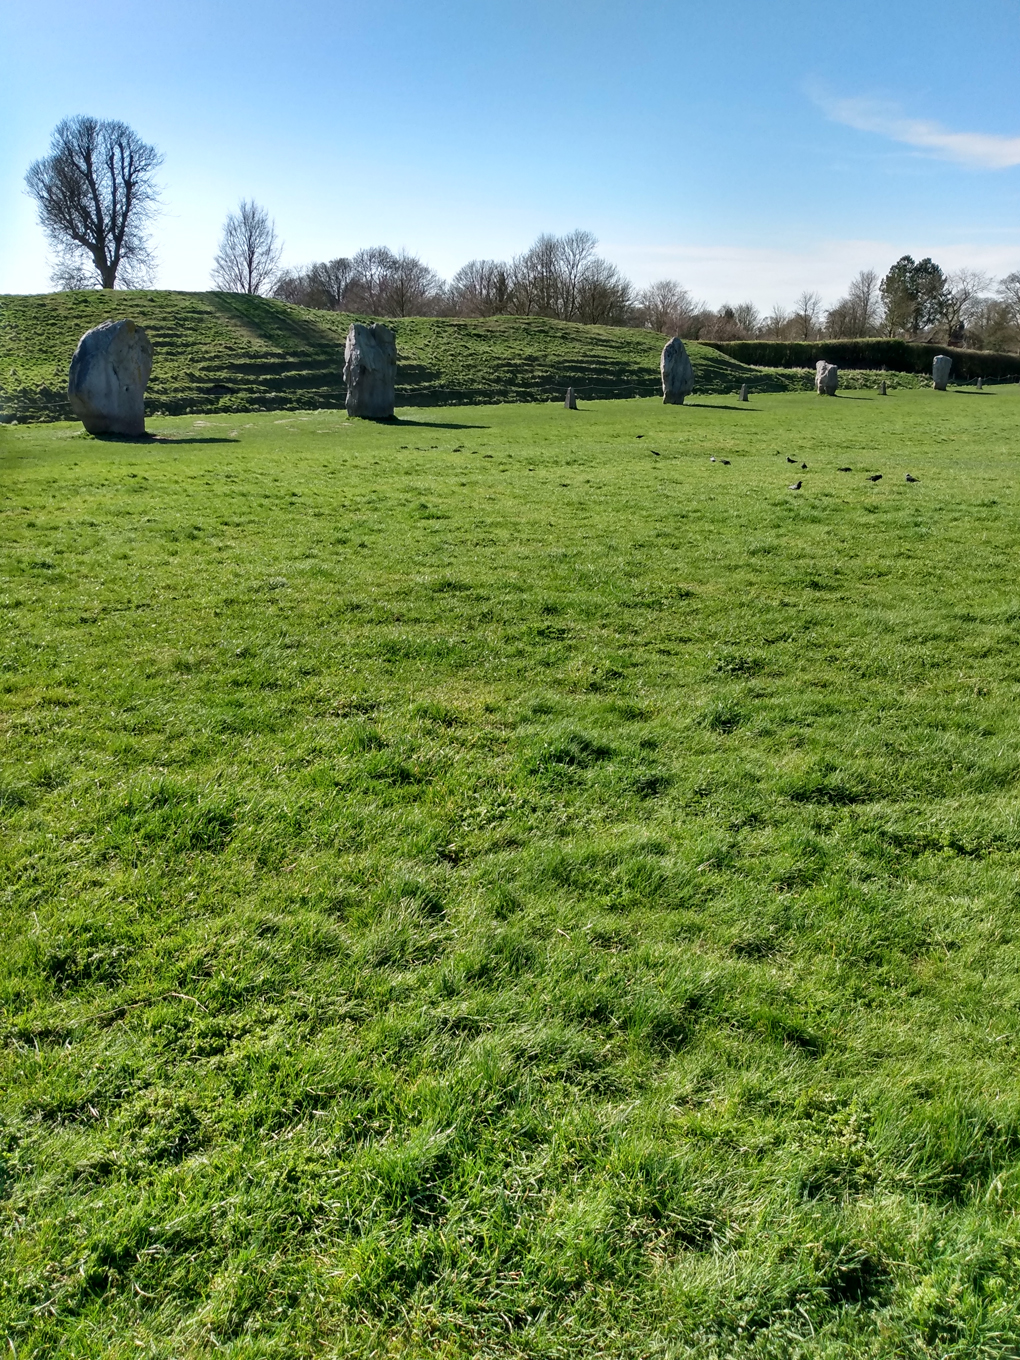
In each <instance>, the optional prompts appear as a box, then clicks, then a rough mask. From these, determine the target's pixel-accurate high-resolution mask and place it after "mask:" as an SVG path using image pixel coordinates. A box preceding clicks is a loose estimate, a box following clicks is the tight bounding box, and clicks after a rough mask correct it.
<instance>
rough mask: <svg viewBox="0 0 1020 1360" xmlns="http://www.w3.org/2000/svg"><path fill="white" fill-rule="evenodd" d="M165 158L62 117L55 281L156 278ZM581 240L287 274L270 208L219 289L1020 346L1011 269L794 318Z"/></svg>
mask: <svg viewBox="0 0 1020 1360" xmlns="http://www.w3.org/2000/svg"><path fill="white" fill-rule="evenodd" d="M161 164H162V156H161V155H160V153H159V152H158V151H157V150H156V148H155V147H152V146H149V145H148V144H146V143H145V142H144V141H142V139H141V138H140V137H139V136H138V134H137V133H135V132H134V131H133V130H132V129H131V128H129V127H128V126H127V124H125V123H122V122H118V121H113V120H102V119H96V118H89V117H77V118H67V119H64V120H63V121H62V122H61V123H60V124H58V126H57V128H56V129H55V130H54V133H53V136H52V139H51V145H50V153H49V155H48V156H45V157H43V158H42V159H40V160H38V161H36V162H35V163H34V164H33V165H31V166H30V167H29V170H28V173H27V175H26V177H25V178H26V184H27V188H28V192H29V194H30V195H31V196H32V197H33V198H34V199H35V202H36V205H37V209H38V213H39V220H40V223H41V225H42V227H43V230H44V231H45V233H46V235H47V237H48V239H49V242H50V245H51V247H52V250H53V256H54V268H53V275H52V277H53V282H54V283H55V284H56V286H57V287H59V288H87V287H96V286H99V287H101V288H113V287H116V286H118V285H119V286H120V287H138V286H144V285H145V284H147V283H148V282H149V281H150V279H151V277H152V272H153V255H152V250H151V247H150V243H149V237H148V230H149V226H150V223H151V220H152V216H153V214H154V212H155V211H156V210H157V208H158V205H159V196H158V189H157V185H156V179H155V177H156V173H157V171H158V169H159V167H160V165H161ZM597 246H598V241H597V239H596V238H595V236H594V235H593V234H592V233H591V232H590V231H585V230H581V229H578V230H576V231H572V232H568V233H566V234H565V235H563V236H555V235H551V234H548V233H546V234H543V235H541V236H539V237H538V239H537V240H536V241H535V242H534V244H533V245H531V246H530V247H529V248H528V249H527V250H525V251H523V252H521V254H519V255H516V256H514V257H513V259H511V260H470V261H468V263H467V264H465V265H463V266H462V267H461V268H460V269H458V270H457V272H456V273H455V274H454V276H453V277H452V278H451V279H449V280H444V279H442V278H441V277H440V276H439V275H438V274H437V273H436V271H435V270H434V269H432V268H431V267H430V266H429V265H428V264H427V263H425V262H424V261H423V260H421V259H420V258H419V257H418V256H416V255H412V254H410V253H409V252H407V251H405V250H401V251H399V252H395V251H393V250H390V249H389V248H388V247H386V246H370V247H367V248H365V249H363V250H359V251H357V252H356V253H355V254H353V255H351V256H349V257H348V256H337V257H335V258H334V259H332V260H323V261H319V262H317V263H313V264H309V265H305V266H303V267H300V268H293V267H292V268H281V267H280V261H281V258H282V243H281V242H280V240H279V238H278V236H277V233H276V228H275V224H274V223H273V221H272V219H271V218H270V216H269V213H268V212H267V211H266V209H265V208H263V207H261V206H260V205H259V204H257V203H255V202H253V201H249V200H244V201H242V203H241V204H240V205H239V208H238V210H237V212H233V213H230V214H228V216H227V219H226V221H225V223H224V227H223V234H222V239H221V241H220V246H219V249H218V251H217V252H216V256H215V259H214V262H213V269H212V275H211V277H212V281H213V282H214V283H215V284H216V286H217V287H218V288H221V289H223V290H224V291H227V292H237V293H248V294H253V295H270V296H273V297H276V298H279V299H281V300H283V301H285V302H291V303H296V304H298V305H300V306H303V307H311V308H317V309H322V310H328V311H340V312H355V313H361V314H365V315H369V316H380V317H401V316H463V317H486V316H500V315H517V316H544V317H550V318H554V319H557V320H560V321H576V322H581V323H583V324H588V325H606V326H645V327H649V328H651V329H652V330H655V331H659V332H662V333H664V334H667V335H679V336H681V337H683V338H684V339H689V340H705V341H709V342H710V341H712V340H751V339H769V340H820V339H844V338H846V339H850V338H859V337H864V336H902V337H906V338H909V339H912V340H929V341H935V342H937V343H941V344H947V345H955V346H970V347H973V348H976V349H993V350H1020V271H1015V272H1013V273H1011V274H1008V275H1007V276H1006V277H1005V278H1003V279H1000V280H998V281H995V280H993V279H992V278H991V277H989V276H988V275H987V274H983V273H981V272H979V271H976V270H970V269H961V270H957V271H956V272H955V273H946V272H945V271H944V270H942V269H941V268H940V267H939V265H937V264H936V263H935V262H934V261H933V260H931V259H929V258H925V259H922V260H914V259H913V257H912V256H910V255H904V256H902V257H901V258H900V259H899V260H897V261H896V262H895V264H893V265H892V267H891V268H890V269H889V271H888V272H887V273H886V274H885V275H884V276H880V275H879V274H878V273H877V272H876V271H874V270H862V271H861V272H860V273H859V274H858V275H857V276H856V278H854V280H853V281H852V283H851V284H850V286H849V288H848V289H847V291H846V294H845V296H843V297H842V298H840V299H839V300H838V301H837V302H836V303H835V305H834V306H832V307H829V308H827V309H826V308H823V306H822V300H821V297H820V296H819V294H818V293H816V292H813V291H810V290H806V291H804V292H803V293H802V294H801V295H800V297H799V298H798V299H797V301H796V302H795V303H794V305H793V308H792V309H789V310H788V309H786V308H784V307H773V309H772V310H771V311H770V312H769V313H767V314H764V313H762V312H760V311H759V309H758V308H757V307H756V306H755V304H754V303H752V302H741V303H737V304H732V305H731V304H729V303H725V304H724V305H723V306H722V307H720V308H718V309H715V310H713V309H712V308H710V307H708V306H706V305H705V304H704V303H703V302H700V301H698V300H696V299H695V298H694V297H693V296H692V294H691V293H690V291H689V290H688V289H687V288H685V287H684V286H683V285H682V283H680V282H679V281H678V280H676V279H659V280H658V281H657V282H655V283H652V284H649V285H648V286H647V287H645V288H641V289H636V288H634V286H633V285H632V283H631V281H630V280H629V279H628V278H626V277H625V276H624V274H622V273H621V271H620V270H619V269H618V268H617V266H616V265H614V264H613V263H612V262H611V261H609V260H606V259H604V258H603V257H602V256H601V255H599V254H598V252H597Z"/></svg>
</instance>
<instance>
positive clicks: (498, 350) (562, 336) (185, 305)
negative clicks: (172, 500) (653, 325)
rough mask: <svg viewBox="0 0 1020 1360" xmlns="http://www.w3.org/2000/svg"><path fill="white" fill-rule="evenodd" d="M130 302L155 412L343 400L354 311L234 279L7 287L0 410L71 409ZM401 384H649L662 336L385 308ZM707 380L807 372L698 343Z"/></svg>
mask: <svg viewBox="0 0 1020 1360" xmlns="http://www.w3.org/2000/svg"><path fill="white" fill-rule="evenodd" d="M123 316H131V317H133V318H134V319H135V320H136V321H138V322H140V323H141V324H142V325H143V326H144V327H145V328H146V330H147V331H148V334H149V336H150V338H151V340H152V342H153V349H154V358H153V369H152V377H151V380H150V382H149V389H148V394H147V410H148V411H149V413H150V414H163V415H165V414H168V413H169V414H173V415H179V414H184V413H187V412H190V413H210V412H217V411H229V412H242V411H278V410H296V409H297V410H310V409H315V408H317V407H333V408H335V407H340V406H343V404H344V385H343V364H344V341H345V339H346V336H347V330H348V328H349V326H350V323H351V321H352V320H354V319H355V318H353V317H351V316H347V315H341V314H339V313H335V312H317V311H308V310H306V309H304V308H301V307H292V306H289V305H288V304H286V303H283V302H273V301H270V300H269V299H267V298H250V297H245V296H243V295H241V294H236V293H169V292H136V293H131V292H118V293H115V294H114V295H113V296H112V297H111V296H110V294H108V293H107V294H104V293H102V292H97V291H92V292H82V293H51V294H44V295H40V296H34V297H27V296H7V297H0V411H4V412H7V413H8V414H13V415H15V416H17V417H18V418H19V419H20V420H63V419H68V418H69V417H70V415H71V412H70V408H69V407H68V405H67V369H68V365H69V364H70V361H71V355H72V354H73V353H74V348H75V346H76V345H77V343H78V340H79V337H80V336H81V335H83V334H84V332H85V331H86V330H88V329H90V328H91V327H92V326H96V325H98V324H99V323H100V322H102V321H108V320H111V319H114V318H119V317H123ZM387 324H388V325H392V326H393V328H394V329H395V331H396V333H397V350H398V357H399V366H398V371H397V382H398V396H399V400H400V401H401V403H402V404H407V405H414V406H435V405H448V404H455V405H463V404H465V403H472V402H493V401H528V402H533V401H536V400H540V399H545V398H556V397H558V398H560V399H561V400H562V398H563V395H564V393H565V392H566V389H567V388H568V387H574V388H575V389H576V390H577V392H578V395H579V396H581V397H582V398H596V397H599V398H609V397H633V396H652V395H654V394H656V393H660V394H661V391H662V387H661V384H660V378H659V356H660V354H661V351H662V346H663V344H664V343H665V337H664V336H661V335H656V334H654V333H653V332H651V331H642V330H634V329H628V328H612V327H607V326H578V325H572V324H568V323H565V322H560V321H547V320H544V319H542V318H540V317H491V318H489V319H488V320H472V321H461V320H454V319H450V318H445V317H444V318H427V317H425V318H423V317H409V318H405V319H401V320H396V321H387ZM690 352H691V359H692V362H693V364H694V368H695V372H696V375H697V379H698V388H699V390H700V391H702V392H715V393H719V392H734V391H737V390H738V389H739V387H740V385H741V383H743V382H748V383H749V384H750V386H751V387H752V388H753V389H754V390H756V391H786V390H790V389H794V388H800V387H803V386H804V383H805V377H804V375H803V374H800V373H798V374H778V373H767V372H764V371H762V370H759V369H752V368H748V367H747V366H746V365H744V364H741V363H738V362H737V361H736V360H734V359H730V358H728V357H727V356H725V355H723V354H720V353H719V351H718V350H715V349H711V348H709V347H708V346H707V345H695V344H692V345H691V346H690Z"/></svg>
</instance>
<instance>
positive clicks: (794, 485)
mask: <svg viewBox="0 0 1020 1360" xmlns="http://www.w3.org/2000/svg"><path fill="white" fill-rule="evenodd" d="M634 438H635V439H644V435H643V434H638V435H635V436H634ZM649 452H650V453H651V454H652V456H653V457H655V458H661V457H662V454H661V453H660V452H659V450H658V449H650V450H649ZM776 452H777V453H778V452H779V450H778V449H777V450H776ZM708 461H709V462H710V463H721V464H722V466H723V467H730V466H731V462H730V459H729V458H716V457H715V456H714V455H713V456H712V457H711V458H709V460H708ZM786 461H787V462H788V463H792V464H793V466H794V467H796V466H797V459H796V458H791V457H790V455H789V454H787V455H786ZM800 469H801V471H802V472H807V470H808V465H807V463H801V465H800ZM836 471H837V472H853V468H852V467H839V468H837V469H836ZM881 480H882V473H881V472H872V473H871V474H870V475H869V477H868V481H869V482H880V481H881ZM904 480H905V481H908V482H919V481H920V480H921V479H920V477H914V476H912V475H911V474H910V473H909V472H908V473H907V475H906V477H905V478H904ZM803 485H804V482H803V479H801V480H799V481H796V482H791V483H790V484H789V488H788V489H789V490H790V491H799V490H800V489H801V487H802V486H803Z"/></svg>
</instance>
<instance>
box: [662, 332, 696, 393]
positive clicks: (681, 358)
mask: <svg viewBox="0 0 1020 1360" xmlns="http://www.w3.org/2000/svg"><path fill="white" fill-rule="evenodd" d="M659 369H660V371H661V373H662V400H663V402H664V403H665V404H666V405H667V406H682V405H683V404H684V397H689V396H690V395H691V393H692V392H693V391H694V369H693V368H692V367H691V360H690V355H689V354H688V353H687V351H686V349H685V348H684V342H683V341H682V340H681V339H680V337H679V336H677V335H674V337H673V339H672V340H670V342H669V344H668V345H667V346H666V347H665V349H664V350H663V351H662V358H661V360H660V361H659Z"/></svg>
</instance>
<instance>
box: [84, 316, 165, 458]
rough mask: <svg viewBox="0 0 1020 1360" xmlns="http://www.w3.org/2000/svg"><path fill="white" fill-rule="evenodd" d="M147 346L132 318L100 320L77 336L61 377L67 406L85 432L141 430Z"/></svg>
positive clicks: (148, 363) (149, 350) (149, 363)
mask: <svg viewBox="0 0 1020 1360" xmlns="http://www.w3.org/2000/svg"><path fill="white" fill-rule="evenodd" d="M151 372H152V345H151V344H150V342H149V337H148V336H147V335H146V334H145V332H144V331H143V330H142V328H141V326H139V325H136V324H135V322H134V321H104V322H103V324H102V325H101V326H95V327H93V329H92V330H90V331H86V332H85V334H84V335H83V336H82V338H81V339H80V340H79V341H78V348H77V349H76V350H75V351H74V358H73V359H72V360H71V371H70V373H69V374H68V377H67V399H68V401H69V402H70V403H71V410H72V411H73V412H74V414H75V415H76V416H77V417H78V419H79V420H80V421H81V423H82V424H83V425H84V426H85V428H86V430H88V432H89V434H121V435H129V436H131V435H133V436H135V437H137V436H138V435H143V434H144V433H145V388H146V385H147V384H148V381H149V374H150V373H151Z"/></svg>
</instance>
